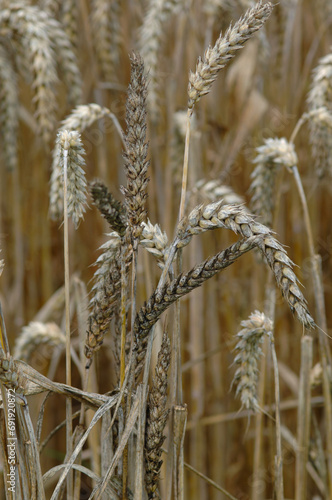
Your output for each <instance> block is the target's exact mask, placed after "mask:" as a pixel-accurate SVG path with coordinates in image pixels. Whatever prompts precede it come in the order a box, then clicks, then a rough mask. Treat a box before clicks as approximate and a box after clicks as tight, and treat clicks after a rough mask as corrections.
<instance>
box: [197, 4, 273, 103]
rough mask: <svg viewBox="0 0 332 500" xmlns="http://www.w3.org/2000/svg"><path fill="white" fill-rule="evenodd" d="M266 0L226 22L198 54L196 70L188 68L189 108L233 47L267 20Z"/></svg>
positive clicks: (205, 91) (269, 8)
mask: <svg viewBox="0 0 332 500" xmlns="http://www.w3.org/2000/svg"><path fill="white" fill-rule="evenodd" d="M272 8H273V6H272V4H271V3H270V2H267V3H263V1H262V0H260V1H259V2H258V3H257V4H255V5H254V7H252V8H250V9H248V11H247V12H246V13H245V14H244V16H243V17H241V18H240V19H239V20H238V21H237V22H236V23H235V24H234V26H230V27H229V28H228V30H227V31H226V33H225V35H224V36H222V34H220V36H219V38H218V40H217V41H216V43H215V45H214V47H208V49H207V50H206V52H205V54H204V57H203V58H199V59H198V61H197V65H196V71H195V72H192V71H191V72H190V75H189V85H188V108H189V109H192V108H193V107H194V105H195V104H196V103H197V102H198V101H199V100H200V98H201V97H202V96H203V95H205V94H208V93H209V92H210V90H211V86H212V84H213V82H214V81H215V80H216V78H217V75H218V72H219V71H220V70H221V69H222V68H223V67H224V66H225V65H226V64H227V63H228V61H229V60H230V59H232V58H233V57H234V56H235V54H236V51H237V50H238V49H241V48H242V47H243V44H244V43H245V42H246V41H247V40H248V39H249V38H250V37H251V36H252V35H253V34H254V33H255V32H256V31H258V30H259V29H260V28H261V27H262V26H263V24H264V23H265V22H266V21H267V19H268V17H269V16H270V14H271V12H272Z"/></svg>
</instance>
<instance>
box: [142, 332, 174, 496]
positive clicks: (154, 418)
mask: <svg viewBox="0 0 332 500" xmlns="http://www.w3.org/2000/svg"><path fill="white" fill-rule="evenodd" d="M170 351H171V346H170V341H169V338H168V337H167V333H166V332H164V334H163V340H162V344H161V347H160V351H159V354H158V360H157V364H156V369H155V376H154V378H153V380H152V387H151V390H150V392H149V397H148V405H147V411H146V432H145V449H144V457H145V487H146V491H147V494H148V498H149V499H152V498H160V496H159V493H158V490H157V487H158V478H159V476H160V468H161V465H162V460H160V458H161V452H162V450H161V447H162V444H163V442H164V440H165V436H164V429H165V426H166V422H167V418H168V414H169V410H166V402H167V372H168V368H169V364H170V357H171V352H170Z"/></svg>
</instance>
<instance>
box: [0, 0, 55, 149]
mask: <svg viewBox="0 0 332 500" xmlns="http://www.w3.org/2000/svg"><path fill="white" fill-rule="evenodd" d="M0 35H2V36H6V37H9V38H11V39H16V40H17V39H18V40H19V44H20V46H21V50H22V52H23V54H24V55H25V58H26V59H27V60H28V61H29V63H30V66H31V68H32V72H33V84H32V88H33V91H34V94H35V95H34V98H33V102H34V106H35V117H36V120H37V125H38V133H39V134H40V136H41V137H42V138H43V140H44V142H45V143H49V141H50V139H51V137H52V134H53V131H54V128H55V120H56V117H55V110H56V99H55V91H54V86H55V83H56V82H57V74H56V68H55V54H54V50H53V48H52V43H51V40H50V33H49V29H48V25H47V23H46V22H45V19H44V13H43V12H41V11H40V10H39V9H38V8H36V7H32V6H29V5H26V4H25V3H23V2H15V3H10V5H9V4H8V7H7V8H4V9H2V10H0Z"/></svg>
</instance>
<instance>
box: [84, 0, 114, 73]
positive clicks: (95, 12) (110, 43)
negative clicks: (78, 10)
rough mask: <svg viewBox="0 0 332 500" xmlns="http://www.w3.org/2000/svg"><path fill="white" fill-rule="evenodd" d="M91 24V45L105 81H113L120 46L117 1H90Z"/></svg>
mask: <svg viewBox="0 0 332 500" xmlns="http://www.w3.org/2000/svg"><path fill="white" fill-rule="evenodd" d="M91 7H92V8H91V23H92V33H93V43H94V46H95V51H96V54H97V58H98V62H99V64H100V68H101V71H102V75H103V77H104V79H105V80H107V81H113V80H114V78H115V76H116V73H115V68H116V66H117V64H118V62H119V51H120V45H121V31H120V26H121V25H120V12H121V3H120V2H119V0H113V1H111V2H110V1H109V0H92V3H91Z"/></svg>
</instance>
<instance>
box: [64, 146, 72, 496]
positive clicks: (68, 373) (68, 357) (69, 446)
mask: <svg viewBox="0 0 332 500" xmlns="http://www.w3.org/2000/svg"><path fill="white" fill-rule="evenodd" d="M67 173H68V149H64V150H63V196H64V261H65V304H66V305H65V315H66V384H67V385H69V386H70V385H71V354H70V309H69V304H70V283H69V280H70V274H69V232H68V206H67V191H68V190H67ZM72 435H73V426H72V405H71V398H67V399H66V443H67V456H71V454H72V451H73V449H72ZM72 489H73V476H72V474H69V475H68V479H67V495H68V496H69V495H71V492H72Z"/></svg>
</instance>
